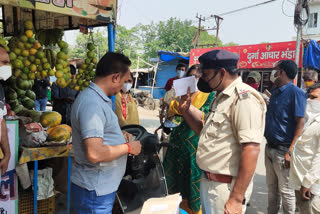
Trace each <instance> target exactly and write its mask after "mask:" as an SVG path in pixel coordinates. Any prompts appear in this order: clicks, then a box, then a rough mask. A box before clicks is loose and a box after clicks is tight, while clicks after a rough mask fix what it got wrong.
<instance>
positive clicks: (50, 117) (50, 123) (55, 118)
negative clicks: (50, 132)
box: [40, 111, 62, 127]
mask: <svg viewBox="0 0 320 214" xmlns="http://www.w3.org/2000/svg"><path fill="white" fill-rule="evenodd" d="M61 120H62V116H61V114H59V113H58V112H56V111H51V112H44V113H42V114H41V117H40V123H41V125H42V126H43V127H54V126H57V125H59V124H60V123H61Z"/></svg>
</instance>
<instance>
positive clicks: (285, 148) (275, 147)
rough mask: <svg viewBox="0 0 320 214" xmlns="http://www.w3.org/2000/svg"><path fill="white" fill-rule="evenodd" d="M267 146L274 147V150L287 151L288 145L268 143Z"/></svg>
mask: <svg viewBox="0 0 320 214" xmlns="http://www.w3.org/2000/svg"><path fill="white" fill-rule="evenodd" d="M267 146H269V147H270V148H273V149H276V150H280V151H283V152H288V151H289V147H290V146H289V147H286V146H281V145H276V144H272V143H268V144H267Z"/></svg>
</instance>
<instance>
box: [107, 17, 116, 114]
mask: <svg viewBox="0 0 320 214" xmlns="http://www.w3.org/2000/svg"><path fill="white" fill-rule="evenodd" d="M115 33H116V31H115V30H114V29H113V23H109V24H108V47H109V52H114V39H115V35H114V34H115ZM111 100H112V108H113V110H115V109H116V97H115V96H111Z"/></svg>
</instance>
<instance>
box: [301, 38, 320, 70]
mask: <svg viewBox="0 0 320 214" xmlns="http://www.w3.org/2000/svg"><path fill="white" fill-rule="evenodd" d="M303 67H305V68H309V69H316V70H320V46H319V45H318V43H317V42H316V41H314V40H311V41H310V44H309V46H308V48H307V50H306V52H305V53H304V56H303Z"/></svg>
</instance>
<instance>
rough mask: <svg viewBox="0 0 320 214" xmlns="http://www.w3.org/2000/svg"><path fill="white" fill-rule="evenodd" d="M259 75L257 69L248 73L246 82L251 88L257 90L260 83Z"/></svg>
mask: <svg viewBox="0 0 320 214" xmlns="http://www.w3.org/2000/svg"><path fill="white" fill-rule="evenodd" d="M260 80H261V75H260V73H259V72H257V71H251V72H250V73H249V74H248V77H247V81H246V83H247V84H248V85H250V86H251V87H252V88H254V89H256V90H258V88H259V85H260Z"/></svg>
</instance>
